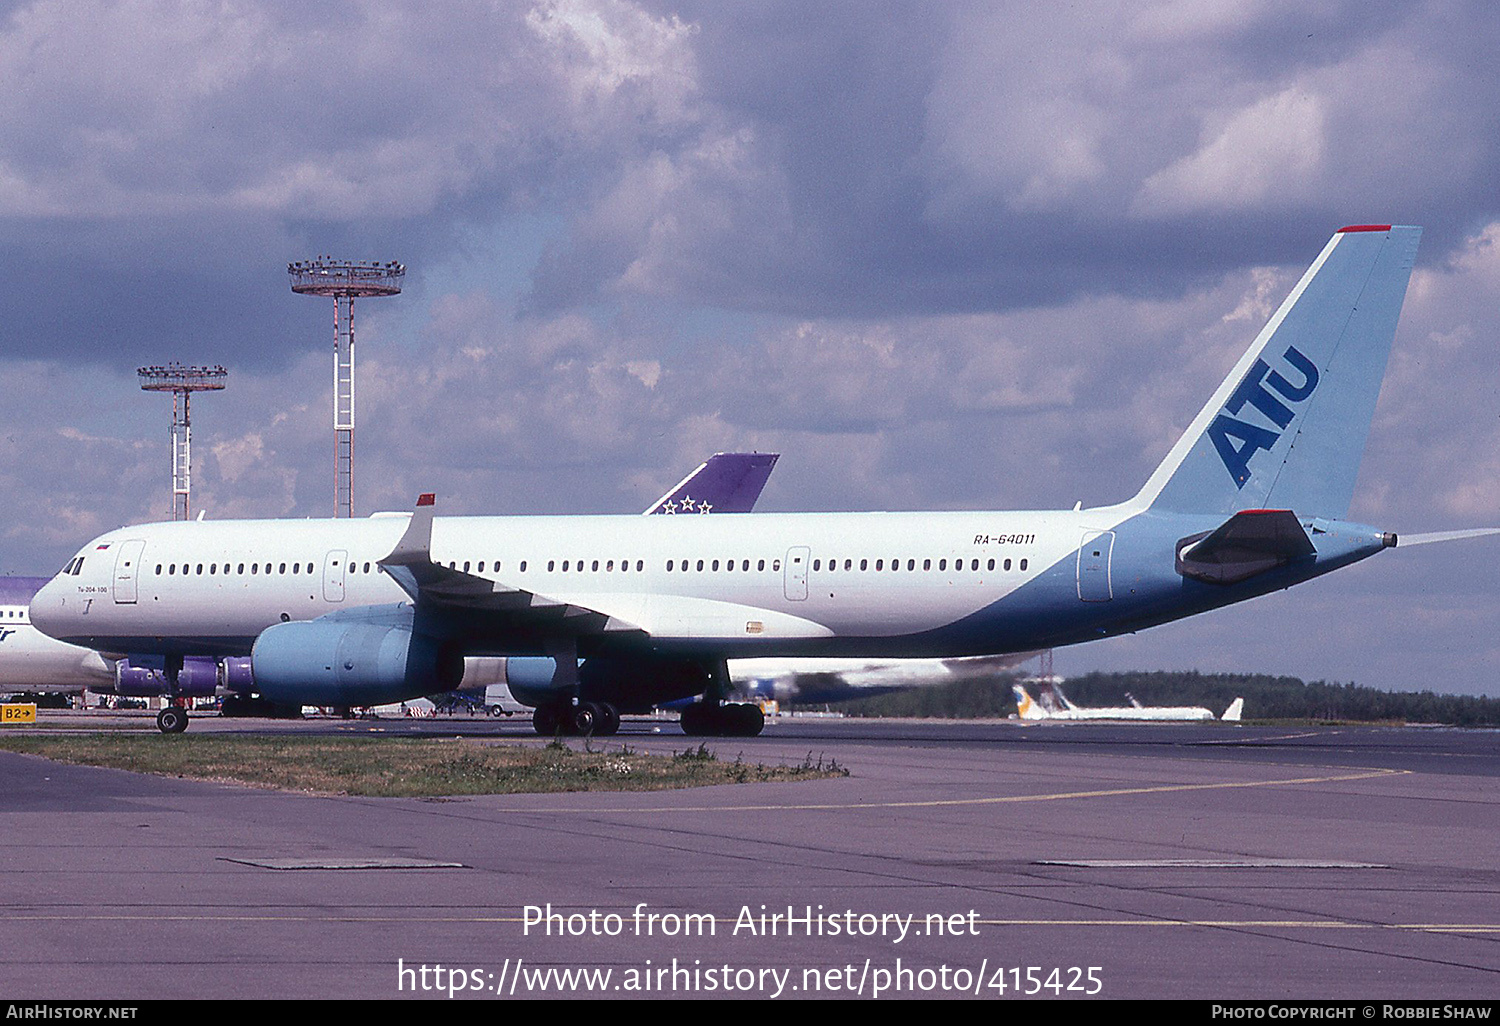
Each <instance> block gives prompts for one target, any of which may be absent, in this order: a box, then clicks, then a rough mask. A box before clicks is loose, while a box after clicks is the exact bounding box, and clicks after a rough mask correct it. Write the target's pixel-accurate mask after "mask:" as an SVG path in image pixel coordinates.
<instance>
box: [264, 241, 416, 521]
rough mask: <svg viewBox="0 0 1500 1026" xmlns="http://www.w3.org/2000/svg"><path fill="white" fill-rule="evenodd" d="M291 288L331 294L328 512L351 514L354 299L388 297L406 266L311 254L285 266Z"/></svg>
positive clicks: (397, 289)
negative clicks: (330, 486)
mask: <svg viewBox="0 0 1500 1026" xmlns="http://www.w3.org/2000/svg"><path fill="white" fill-rule="evenodd" d="M286 271H287V274H289V275H290V276H291V279H292V291H293V292H296V293H298V294H299V295H304V296H332V297H333V515H334V516H336V517H352V516H353V515H354V300H355V297H358V296H394V295H396V294H397V293H399V292H400V291H401V281H402V279H403V278H405V277H406V267H405V265H403V264H399V263H397V262H396V261H394V260H391V261H389V262H387V263H384V264H377V263H373V262H368V263H367V262H361V263H351V262H349V261H345V260H333V259H331V258H329V257H317V258H316V259H313V260H298V261H295V262H293V263H290V264H287V265H286Z"/></svg>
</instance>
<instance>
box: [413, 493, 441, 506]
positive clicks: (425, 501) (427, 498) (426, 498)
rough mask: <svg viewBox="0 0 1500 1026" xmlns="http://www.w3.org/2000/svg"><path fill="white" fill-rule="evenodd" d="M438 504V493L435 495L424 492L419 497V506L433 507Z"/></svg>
mask: <svg viewBox="0 0 1500 1026" xmlns="http://www.w3.org/2000/svg"><path fill="white" fill-rule="evenodd" d="M436 503H437V493H435V492H423V493H422V494H421V495H419V496H417V505H418V506H432V505H435V504H436Z"/></svg>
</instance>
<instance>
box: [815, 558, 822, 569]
mask: <svg viewBox="0 0 1500 1026" xmlns="http://www.w3.org/2000/svg"><path fill="white" fill-rule="evenodd" d="M813 569H814V570H821V569H823V561H822V560H821V559H815V560H813Z"/></svg>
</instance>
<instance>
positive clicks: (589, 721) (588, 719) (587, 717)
mask: <svg viewBox="0 0 1500 1026" xmlns="http://www.w3.org/2000/svg"><path fill="white" fill-rule="evenodd" d="M603 718H604V717H603V714H602V713H601V712H600V709H599V707H598V706H597V705H595V704H594V703H593V702H579V703H578V704H577V705H575V706H574V707H573V720H572V724H571V726H572V728H573V729H572V731H571V733H574V734H577V735H578V736H580V737H589V736H590V735H592V734H597V733H599V724H600V722H601V721H602V720H603Z"/></svg>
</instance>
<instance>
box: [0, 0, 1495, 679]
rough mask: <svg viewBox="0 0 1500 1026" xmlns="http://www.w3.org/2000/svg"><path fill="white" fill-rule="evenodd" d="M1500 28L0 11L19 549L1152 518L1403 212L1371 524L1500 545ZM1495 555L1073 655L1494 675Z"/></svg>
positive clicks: (1155, 664) (873, 8)
mask: <svg viewBox="0 0 1500 1026" xmlns="http://www.w3.org/2000/svg"><path fill="white" fill-rule="evenodd" d="M1497 51H1500V17H1496V14H1495V11H1494V9H1493V6H1492V5H1491V4H1489V3H1486V2H1484V0H1476V2H1474V3H1462V2H1458V0H1451V2H1449V0H1433V2H1425V3H1424V2H1400V3H1391V4H1380V3H1372V2H1369V0H1358V2H1347V3H1346V2H1338V0H1328V2H1322V3H1307V2H1305V0H1291V2H1281V0H1160V2H1155V3H1151V2H1121V3H1110V2H1106V0H1097V2H1089V3H1083V4H1074V5H1068V6H1066V7H1065V6H1064V5H1050V4H1049V5H1042V4H1035V3H1011V4H1008V3H1001V2H993V0H986V2H976V3H962V2H948V3H939V4H933V3H930V2H913V3H900V2H887V3H879V2H872V0H857V2H847V3H820V2H809V0H796V2H784V3H783V2H770V0H768V2H761V3H754V2H736V3H732V4H729V3H722V2H708V0H679V2H675V3H674V2H667V0H662V2H657V0H494V2H492V3H488V4H485V3H467V4H460V3H447V4H441V5H433V4H427V3H415V2H414V3H408V4H403V3H397V2H393V0H382V2H378V3H377V2H371V3H346V2H338V0H329V2H323V3H319V4H302V3H290V2H288V3H272V2H250V0H245V2H239V0H224V2H219V3H175V2H158V0H136V2H121V3H87V4H80V3H78V2H76V0H38V2H13V0H12V2H7V0H0V87H3V89H4V95H5V97H6V101H5V110H4V115H3V116H0V220H3V223H0V383H3V385H0V387H3V395H4V399H5V402H4V407H3V413H0V417H3V430H0V438H3V441H4V456H5V458H4V461H3V463H0V489H3V494H4V496H5V499H6V502H7V504H8V510H9V514H10V515H9V516H8V517H6V522H5V524H4V525H3V528H0V568H3V569H4V570H6V571H8V572H15V573H42V572H48V573H50V572H51V571H53V570H54V569H55V568H56V567H57V566H59V565H61V563H62V562H64V561H65V560H66V558H67V557H68V556H69V555H70V554H71V553H72V552H73V550H74V549H75V548H76V546H77V545H79V544H80V543H81V542H83V541H84V540H86V539H87V538H88V537H90V536H92V535H93V534H96V533H98V532H100V531H103V530H107V529H109V528H111V527H114V526H116V525H119V524H122V523H129V522H135V521H140V520H145V519H159V518H160V517H161V516H162V515H163V514H164V512H165V511H166V510H167V509H169V506H170V500H169V495H168V491H169V488H168V485H169V468H168V458H167V448H166V444H167V433H166V426H167V421H168V403H167V400H166V399H164V398H163V397H161V396H159V395H154V394H146V393H143V392H141V391H140V389H139V387H138V381H137V378H136V375H135V368H136V367H138V366H139V365H141V364H145V363H164V362H167V361H171V360H177V361H183V362H194V363H222V364H224V365H225V366H227V367H228V368H229V369H230V385H229V388H228V390H227V391H225V392H223V393H217V394H211V395H208V396H204V397H202V398H201V399H200V400H199V401H198V402H197V403H196V404H195V406H194V422H195V443H196V445H195V452H196V456H197V459H196V464H197V467H196V480H195V494H194V503H195V507H199V506H201V507H204V508H206V509H207V510H208V515H209V516H211V517H216V518H222V517H239V516H294V517H304V516H326V515H329V514H330V513H331V511H332V507H333V495H332V470H331V450H332V445H331V424H330V420H331V414H330V377H331V373H330V357H329V352H330V349H331V344H332V329H331V321H332V311H331V303H329V302H328V301H325V300H318V299H313V298H308V297H302V296H295V295H293V294H292V293H291V292H290V290H289V288H288V282H287V278H286V273H285V267H286V263H287V262H288V261H289V260H295V259H302V258H306V257H311V256H314V255H317V254H322V253H331V254H334V255H335V256H339V257H341V258H346V259H360V260H364V259H372V260H381V261H384V260H390V259H398V260H402V261H404V262H405V263H406V264H407V265H408V267H409V272H408V275H407V278H406V289H405V292H404V293H403V294H402V295H401V296H399V297H397V298H393V299H383V300H373V301H366V302H364V303H362V304H361V305H360V306H359V307H358V315H359V319H358V328H359V335H358V352H357V357H358V398H359V410H358V430H357V432H356V457H357V462H356V480H355V488H356V491H355V503H356V512H357V513H367V512H370V511H371V510H374V509H400V508H405V507H407V505H408V504H409V503H410V501H411V499H412V496H413V495H414V494H415V493H416V492H418V491H421V490H436V491H438V492H439V493H440V495H441V502H442V506H443V509H444V510H445V511H451V512H475V513H478V512H493V513H524V512H567V511H578V512H634V511H637V510H639V509H640V508H642V507H643V506H644V505H645V504H646V503H647V502H649V501H650V500H651V499H652V498H654V497H655V496H656V495H657V494H659V493H660V492H661V491H662V490H663V489H664V488H665V487H666V486H668V485H669V484H671V483H672V482H673V481H675V480H676V479H677V478H678V477H680V476H681V474H682V473H684V472H685V471H686V470H687V469H689V468H691V467H692V466H693V465H695V464H696V463H697V462H699V461H700V460H701V459H702V458H703V457H704V456H706V455H707V454H708V453H711V452H713V451H715V450H724V449H752V448H753V449H761V450H773V451H777V452H781V453H783V454H784V456H783V458H782V460H781V462H780V464H779V465H778V468H777V471H776V474H775V476H774V478H773V479H772V482H771V484H770V486H769V487H768V489H767V491H766V494H765V497H764V500H763V503H762V508H766V509H775V510H834V509H924V508H936V509H963V508H999V509H1008V508H1050V507H1069V506H1072V504H1073V503H1074V502H1075V501H1078V500H1082V501H1083V502H1084V503H1085V504H1102V503H1107V502H1112V501H1116V500H1118V499H1121V498H1124V497H1126V496H1128V495H1130V494H1132V493H1133V492H1134V491H1135V489H1136V488H1137V487H1138V486H1139V484H1140V483H1141V481H1143V480H1144V479H1145V477H1146V476H1147V475H1148V474H1149V473H1150V471H1151V469H1152V467H1154V466H1155V464H1156V463H1157V462H1158V461H1159V460H1160V458H1161V457H1162V455H1163V454H1164V453H1165V452H1166V450H1167V448H1168V447H1169V446H1170V444H1171V443H1172V441H1173V440H1174V438H1175V437H1176V436H1177V434H1178V433H1179V432H1180V431H1181V429H1182V428H1183V426H1184V425H1185V424H1186V423H1187V422H1188V420H1189V419H1191V417H1192V416H1193V414H1194V413H1196V412H1197V409H1198V407H1199V406H1200V405H1201V404H1202V402H1203V401H1204V399H1205V398H1206V397H1207V395H1208V394H1209V392H1210V391H1211V390H1212V389H1213V387H1214V386H1215V385H1217V383H1218V382H1219V380H1220V379H1221V378H1222V377H1223V376H1224V374H1225V373H1226V372H1227V370H1228V368H1229V367H1230V366H1231V365H1232V364H1233V362H1234V361H1235V359H1236V358H1237V357H1238V356H1239V354H1240V353H1241V352H1242V351H1243V349H1244V347H1245V346H1246V345H1247V344H1248V342H1249V341H1250V339H1251V338H1252V337H1253V336H1254V334H1255V333H1256V331H1257V330H1258V329H1259V327H1260V325H1261V323H1262V322H1263V320H1264V318H1265V317H1266V316H1268V315H1269V313H1270V312H1271V311H1272V310H1273V309H1274V307H1275V305H1276V304H1277V303H1279V302H1280V300H1281V298H1282V297H1283V296H1284V295H1285V293H1286V291H1287V290H1288V289H1289V288H1290V286H1291V285H1292V284H1293V283H1294V281H1295V279H1296V277H1297V276H1298V275H1300V273H1301V271H1302V270H1303V269H1304V268H1305V267H1306V265H1307V264H1308V263H1309V262H1310V261H1311V260H1312V258H1313V257H1314V256H1316V254H1317V252H1318V251H1319V249H1320V248H1321V247H1322V245H1323V244H1324V242H1325V241H1326V240H1327V238H1328V236H1329V234H1330V233H1331V232H1332V231H1333V230H1334V229H1336V228H1338V227H1339V226H1340V225H1343V224H1349V223H1364V222H1397V223H1406V224H1420V225H1423V226H1425V228H1426V233H1425V235H1424V237H1423V243H1422V251H1421V253H1420V255H1419V260H1418V265H1417V270H1416V273H1415V275H1414V277H1413V280H1412V286H1411V289H1410V292H1409V293H1408V298H1407V303H1406V308H1405V311H1404V313H1403V316H1402V321H1401V326H1400V329H1399V331H1398V334H1397V338H1396V346H1395V351H1394V355H1393V357H1392V361H1391V367H1390V371H1389V373H1388V374H1387V377H1386V381H1385V388H1384V391H1383V393H1382V396H1381V401H1380V406H1379V409H1378V412H1377V414H1376V420H1375V424H1374V427H1373V430H1372V432H1371V435H1370V442H1369V447H1368V449H1367V452H1366V457H1365V461H1364V464H1363V468H1362V470H1361V476H1360V483H1359V487H1358V491H1357V495H1356V498H1355V502H1354V508H1353V509H1352V510H1351V511H1350V513H1351V516H1352V517H1354V518H1356V519H1359V520H1362V521H1365V522H1369V523H1372V524H1376V525H1378V526H1380V527H1382V528H1384V529H1388V530H1394V531H1400V532H1413V531H1427V530H1437V529H1443V528H1451V527H1467V526H1484V525H1494V524H1500V361H1497V350H1496V345H1495V326H1496V323H1497V320H1500V76H1496V75H1495V73H1494V65H1493V55H1494V53H1496V52H1497ZM1497 546H1500V543H1497V542H1496V541H1494V540H1491V541H1489V542H1485V541H1477V542H1467V543H1455V544H1452V545H1446V546H1429V547H1424V548H1420V549H1413V550H1408V551H1401V550H1397V551H1395V552H1388V553H1385V554H1383V555H1381V556H1379V557H1377V558H1375V559H1373V560H1371V561H1369V562H1367V563H1365V564H1362V565H1361V566H1359V567H1356V568H1354V569H1352V570H1348V571H1345V572H1343V573H1340V574H1337V575H1334V576H1333V577H1331V578H1328V579H1325V580H1322V581H1318V582H1314V583H1311V584H1309V585H1305V586H1303V587H1301V588H1299V589H1297V590H1296V591H1294V592H1286V593H1281V594H1279V595H1276V596H1272V597H1268V598H1265V599H1261V600H1257V601H1256V602H1254V603H1250V604H1248V605H1245V606H1241V607H1239V608H1237V609H1232V610H1226V611H1223V612H1219V613H1215V614H1211V615H1209V616H1206V617H1199V618H1196V619H1193V620H1189V621H1186V622H1184V623H1179V624H1176V625H1171V626H1168V627H1165V628H1158V629H1156V630H1154V631H1151V632H1147V633H1146V634H1143V635H1140V636H1138V637H1133V638H1126V639H1118V640H1114V641H1108V642H1101V643H1097V644H1094V645H1088V646H1082V647H1078V648H1074V649H1069V650H1065V651H1063V652H1059V653H1058V657H1057V660H1058V667H1059V669H1060V670H1062V671H1063V672H1067V673H1073V672H1081V671H1084V670H1087V669H1093V668H1106V669H1113V668H1127V667H1128V668H1193V667H1196V668H1199V669H1203V670H1213V671H1220V670H1245V671H1261V672H1273V673H1290V674H1296V675H1299V676H1303V677H1308V678H1318V677H1321V678H1326V679H1336V680H1341V681H1347V680H1356V681H1358V682H1360V683H1368V684H1375V685H1380V686H1385V687H1393V688H1429V687H1430V688H1434V689H1436V690H1454V691H1463V692H1474V693H1489V694H1497V695H1500V636H1497V631H1496V627H1497V624H1500V581H1497V580H1496V575H1495V573H1494V570H1493V567H1494V566H1495V564H1496V563H1497V561H1500V547H1497Z"/></svg>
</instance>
